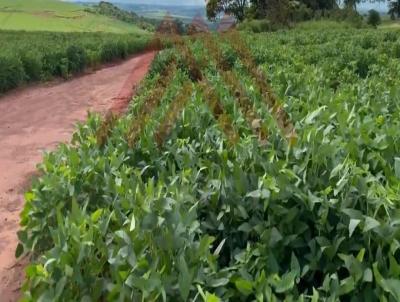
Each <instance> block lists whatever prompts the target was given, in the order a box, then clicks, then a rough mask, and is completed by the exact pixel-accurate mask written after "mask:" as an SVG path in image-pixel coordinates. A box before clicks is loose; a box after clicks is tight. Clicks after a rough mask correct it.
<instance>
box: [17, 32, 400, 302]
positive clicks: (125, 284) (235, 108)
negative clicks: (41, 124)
mask: <svg viewBox="0 0 400 302" xmlns="http://www.w3.org/2000/svg"><path fill="white" fill-rule="evenodd" d="M246 39H247V40H245V38H244V37H243V36H240V35H239V34H237V33H230V34H227V35H223V36H212V35H205V36H202V37H197V38H192V39H191V40H184V41H177V42H179V43H176V46H175V47H172V48H171V49H167V50H164V51H162V52H161V53H160V54H159V55H158V57H157V58H156V60H155V62H154V63H153V65H152V68H151V70H150V73H149V76H148V77H147V79H146V80H145V82H144V83H143V85H142V86H141V87H140V89H139V91H138V94H137V96H136V97H135V98H134V100H133V101H132V103H131V106H130V108H129V111H128V113H127V114H126V115H125V116H122V117H120V118H115V117H111V118H110V117H107V118H106V119H105V120H102V119H101V118H100V117H99V116H91V117H90V118H89V120H88V121H87V122H86V123H85V124H84V125H79V126H78V130H77V132H76V133H75V135H74V136H73V140H72V143H71V144H70V145H62V146H61V147H60V148H59V149H58V150H57V151H56V152H53V153H50V154H48V155H46V157H45V160H44V162H43V164H42V165H41V167H40V170H41V172H42V176H41V177H40V178H39V179H38V180H37V181H36V182H35V183H34V185H33V187H32V190H30V191H29V192H28V193H27V194H26V204H25V208H24V210H23V212H22V214H21V218H22V220H21V224H22V230H21V232H19V238H20V240H21V245H20V246H19V247H18V249H17V255H21V254H22V253H24V252H30V253H31V255H32V256H33V259H32V260H33V262H32V264H31V265H30V266H29V267H28V268H27V271H26V272H27V281H26V283H25V285H24V287H23V291H24V295H25V299H26V301H37V300H49V301H82V300H83V301H339V300H340V301H388V302H394V301H399V299H400V292H399V288H400V281H399V280H400V254H399V253H400V249H399V247H400V242H399V236H400V224H399V217H400V204H399V203H400V197H399V196H400V158H399V157H398V156H399V154H400V153H399V152H400V144H399V141H400V130H399V129H400V110H399V105H398V104H399V95H400V79H399V77H398V74H399V72H400V63H399V55H400V52H399V49H400V48H399V45H400V41H399V38H398V33H396V32H393V31H387V32H385V31H376V30H344V29H340V28H333V29H331V30H325V31H320V30H311V29H308V30H302V29H297V30H292V31H282V32H277V33H271V34H262V35H246ZM249 45H250V46H251V49H250V50H249V49H248V48H247V46H249ZM270 85H271V86H270ZM271 87H272V88H271Z"/></svg>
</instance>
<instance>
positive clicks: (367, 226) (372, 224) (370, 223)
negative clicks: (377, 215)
mask: <svg viewBox="0 0 400 302" xmlns="http://www.w3.org/2000/svg"><path fill="white" fill-rule="evenodd" d="M378 226H380V223H379V221H377V220H375V219H374V218H372V217H365V222H364V229H363V232H364V233H365V232H368V231H370V230H372V229H374V228H376V227H378Z"/></svg>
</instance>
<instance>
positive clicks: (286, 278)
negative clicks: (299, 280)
mask: <svg viewBox="0 0 400 302" xmlns="http://www.w3.org/2000/svg"><path fill="white" fill-rule="evenodd" d="M295 278H296V273H295V272H289V273H287V274H285V275H283V277H282V279H281V280H279V281H277V282H276V283H275V291H276V292H277V293H278V294H281V293H285V292H287V291H289V290H291V289H292V288H293V286H294V280H295Z"/></svg>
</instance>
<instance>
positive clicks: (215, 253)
mask: <svg viewBox="0 0 400 302" xmlns="http://www.w3.org/2000/svg"><path fill="white" fill-rule="evenodd" d="M225 241H226V238H225V239H224V240H222V241H221V242H220V244H218V246H217V248H216V249H215V251H214V256H218V255H219V253H220V252H221V250H222V248H223V247H224V244H225Z"/></svg>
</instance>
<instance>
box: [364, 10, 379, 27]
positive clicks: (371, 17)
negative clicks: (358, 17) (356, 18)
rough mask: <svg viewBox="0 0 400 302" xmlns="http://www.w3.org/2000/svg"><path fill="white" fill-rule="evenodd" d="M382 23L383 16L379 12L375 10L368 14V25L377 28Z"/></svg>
mask: <svg viewBox="0 0 400 302" xmlns="http://www.w3.org/2000/svg"><path fill="white" fill-rule="evenodd" d="M381 22H382V21H381V15H380V14H379V12H377V11H376V10H374V9H371V10H370V11H369V12H368V19H367V23H368V24H369V25H372V26H373V27H375V28H376V27H377V26H378V25H379V24H381Z"/></svg>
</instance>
